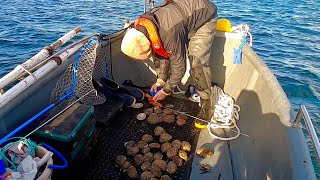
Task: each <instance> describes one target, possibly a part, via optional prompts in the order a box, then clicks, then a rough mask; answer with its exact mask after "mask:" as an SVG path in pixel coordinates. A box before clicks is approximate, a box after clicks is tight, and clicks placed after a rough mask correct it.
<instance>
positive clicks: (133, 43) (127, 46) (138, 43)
mask: <svg viewBox="0 0 320 180" xmlns="http://www.w3.org/2000/svg"><path fill="white" fill-rule="evenodd" d="M121 51H122V52H123V53H124V54H126V55H127V56H129V57H131V58H134V59H138V60H145V59H148V58H149V57H150V56H151V46H150V41H149V39H148V38H147V37H146V36H145V35H144V34H143V33H142V32H140V31H138V30H136V29H135V28H130V29H129V30H128V31H127V32H126V34H125V35H124V37H123V39H122V43H121Z"/></svg>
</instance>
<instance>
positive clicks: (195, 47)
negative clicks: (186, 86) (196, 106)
mask: <svg viewBox="0 0 320 180" xmlns="http://www.w3.org/2000/svg"><path fill="white" fill-rule="evenodd" d="M216 25H217V18H214V19H212V20H211V21H209V22H207V23H206V24H204V25H203V26H201V27H200V28H199V29H198V30H197V31H196V33H195V34H194V35H193V36H192V37H191V38H190V41H189V45H188V58H189V61H190V75H191V77H192V78H193V81H194V83H195V85H196V87H197V90H198V94H199V96H200V97H201V98H203V99H209V98H210V94H211V80H212V79H211V70H210V66H209V59H210V53H211V46H212V43H213V40H214V35H215V33H216Z"/></svg>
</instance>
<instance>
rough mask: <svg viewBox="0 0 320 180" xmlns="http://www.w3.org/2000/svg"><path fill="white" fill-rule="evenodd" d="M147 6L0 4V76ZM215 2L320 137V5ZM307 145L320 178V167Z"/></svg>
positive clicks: (2, 0)
mask: <svg viewBox="0 0 320 180" xmlns="http://www.w3.org/2000/svg"><path fill="white" fill-rule="evenodd" d="M143 2H144V0H120V1H119V0H55V1H52V0H0V77H2V76H3V75H4V74H6V73H8V72H9V71H10V70H12V69H13V68H14V67H15V66H16V65H17V64H20V63H22V62H24V61H25V60H26V59H28V58H30V57H32V56H33V55H34V54H36V53H37V52H38V51H40V50H41V49H42V48H43V47H44V46H46V45H49V44H51V43H52V42H53V41H55V40H56V39H58V38H59V37H61V36H62V35H64V34H65V33H66V32H68V31H69V30H71V29H73V28H75V27H77V26H80V27H81V29H82V32H81V33H80V35H79V36H77V37H76V38H74V40H73V41H71V42H74V41H75V40H78V39H80V38H82V37H84V36H86V35H90V34H92V33H95V32H98V33H105V34H108V33H112V32H115V31H117V30H119V29H121V28H122V27H123V24H124V20H125V19H131V20H134V19H135V18H137V17H138V16H139V15H140V14H141V13H142V12H143ZM159 2H160V1H159ZM159 2H157V3H159ZM213 2H214V3H215V4H216V5H217V6H218V14H219V18H228V19H229V20H230V21H231V22H232V24H233V25H238V24H241V23H243V24H248V25H249V26H250V29H251V33H252V35H253V38H254V39H253V49H254V50H255V51H256V52H257V54H258V55H259V56H260V57H261V58H262V59H263V61H264V62H265V63H266V64H267V65H268V67H269V68H270V69H271V71H272V72H273V73H274V74H275V76H276V78H277V79H278V81H279V82H280V84H281V86H282V88H283V89H284V91H285V93H286V94H287V96H288V97H289V100H290V102H291V104H292V108H293V109H294V110H295V111H297V110H298V108H299V106H300V105H305V106H306V107H307V109H308V111H309V112H310V115H311V118H312V119H313V122H314V125H315V128H316V130H317V132H318V135H320V8H319V7H320V1H319V0H282V1H278V0H268V1H266V0H260V1H256V0H243V1H235V0H224V1H213ZM319 137H320V136H319ZM307 140H308V144H309V147H310V151H311V153H312V161H313V164H314V168H315V170H316V172H317V178H318V179H320V175H319V172H320V169H319V165H318V164H317V160H316V158H315V156H314V150H313V149H312V147H311V143H310V140H309V138H307Z"/></svg>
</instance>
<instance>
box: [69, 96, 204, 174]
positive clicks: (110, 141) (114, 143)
mask: <svg viewBox="0 0 320 180" xmlns="http://www.w3.org/2000/svg"><path fill="white" fill-rule="evenodd" d="M143 103H144V107H143V108H141V109H133V108H124V109H123V110H122V111H121V112H120V113H119V114H118V115H117V116H115V117H114V118H113V119H112V120H110V121H109V122H107V123H106V126H105V127H103V128H102V129H100V133H99V137H98V141H97V144H96V145H95V147H94V148H93V149H92V152H91V153H92V155H91V159H90V162H89V163H87V164H85V165H84V166H85V167H84V166H82V167H81V168H76V171H75V172H68V173H67V174H68V176H72V177H71V178H72V179H73V178H76V179H90V180H91V179H129V178H128V176H127V175H126V174H125V173H121V171H120V169H119V168H117V167H116V166H115V157H116V156H117V155H126V150H125V148H124V143H125V142H127V141H130V140H134V141H138V140H140V139H141V137H142V135H144V134H150V135H153V136H154V133H153V130H154V128H155V127H156V126H161V127H163V128H164V129H165V131H166V132H168V133H169V134H171V135H172V136H173V139H179V140H181V141H182V140H185V141H188V142H189V143H190V144H191V145H192V151H191V153H188V155H189V156H190V158H189V160H188V162H187V163H186V165H184V166H182V167H178V171H177V172H176V173H174V174H172V175H170V177H171V178H172V179H188V177H189V174H190V170H191V164H192V159H193V157H192V154H193V153H194V151H195V144H196V142H197V139H198V134H199V132H200V131H199V130H197V129H196V128H195V127H194V120H193V119H192V118H189V119H188V121H187V124H185V125H184V126H182V127H180V126H177V124H176V123H172V124H166V123H164V122H162V123H159V124H157V125H151V124H149V123H148V122H147V121H146V120H145V121H137V120H135V119H136V115H137V114H138V113H140V112H143V111H144V110H145V109H146V108H149V107H151V105H149V104H148V103H147V102H146V101H145V102H143ZM162 104H173V105H174V109H175V110H179V111H183V112H187V113H188V114H190V115H194V116H196V115H197V113H198V112H199V105H198V103H194V102H192V101H190V100H187V99H185V98H180V97H168V98H166V100H165V101H163V102H162ZM96 110H97V111H99V112H97V113H99V114H101V113H103V109H102V108H100V109H96ZM168 175H169V174H168Z"/></svg>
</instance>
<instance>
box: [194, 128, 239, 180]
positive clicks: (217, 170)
mask: <svg viewBox="0 0 320 180" xmlns="http://www.w3.org/2000/svg"><path fill="white" fill-rule="evenodd" d="M215 133H216V134H217V135H219V136H223V137H224V132H223V130H221V129H219V130H217V131H216V132H215ZM201 146H204V147H206V148H210V149H213V150H214V154H213V155H212V156H211V157H208V158H202V157H199V156H198V155H194V158H193V162H192V170H191V174H190V180H200V179H214V180H216V179H220V180H232V179H233V173H232V165H231V159H230V153H229V148H228V144H227V141H221V140H218V139H215V138H213V137H211V136H210V135H209V133H208V130H207V129H202V130H201V132H200V135H199V140H198V144H197V148H196V149H199V148H200V147H201ZM200 164H209V165H210V166H211V167H212V169H211V171H210V172H207V173H203V174H201V172H202V171H201V170H200Z"/></svg>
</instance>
